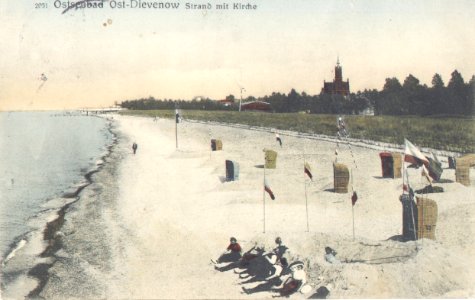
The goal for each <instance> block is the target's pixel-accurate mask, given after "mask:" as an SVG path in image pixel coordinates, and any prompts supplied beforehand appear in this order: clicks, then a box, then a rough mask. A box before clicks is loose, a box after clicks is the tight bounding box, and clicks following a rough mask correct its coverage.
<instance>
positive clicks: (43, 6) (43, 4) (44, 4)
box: [35, 2, 48, 8]
mask: <svg viewBox="0 0 475 300" xmlns="http://www.w3.org/2000/svg"><path fill="white" fill-rule="evenodd" d="M35 8H48V3H44V2H42V3H35Z"/></svg>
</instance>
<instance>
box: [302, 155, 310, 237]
mask: <svg viewBox="0 0 475 300" xmlns="http://www.w3.org/2000/svg"><path fill="white" fill-rule="evenodd" d="M303 169H304V172H303V184H304V186H305V213H306V214H307V232H309V231H310V229H309V225H308V199H307V178H306V177H305V153H304V154H303Z"/></svg>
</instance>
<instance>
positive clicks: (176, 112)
mask: <svg viewBox="0 0 475 300" xmlns="http://www.w3.org/2000/svg"><path fill="white" fill-rule="evenodd" d="M175 142H176V148H177V149H178V110H175Z"/></svg>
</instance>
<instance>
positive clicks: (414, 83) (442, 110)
mask: <svg viewBox="0 0 475 300" xmlns="http://www.w3.org/2000/svg"><path fill="white" fill-rule="evenodd" d="M226 100H227V101H228V105H224V104H223V103H221V102H218V101H214V100H211V99H209V98H199V99H193V100H192V101H188V100H171V99H168V100H167V99H163V100H161V99H155V98H154V97H149V98H142V99H135V100H126V101H123V102H122V103H121V106H122V107H123V108H127V109H138V110H149V109H175V108H180V109H194V110H234V111H235V110H238V109H239V108H238V107H239V100H238V99H236V97H235V96H234V95H228V96H227V97H226ZM251 101H264V102H268V103H269V104H270V105H271V107H272V110H273V111H274V112H278V113H293V112H307V113H313V114H359V113H362V112H363V111H365V110H368V109H370V110H372V111H374V114H375V115H474V113H475V104H474V102H475V75H473V76H472V78H471V79H470V81H468V82H465V81H464V79H463V78H462V75H461V74H460V73H459V72H458V71H457V70H455V71H453V72H452V74H451V78H450V80H449V82H448V84H447V85H445V84H444V81H443V80H442V77H441V76H440V75H439V74H437V73H436V74H435V75H434V76H433V77H432V82H431V86H430V87H429V86H427V85H425V84H421V83H420V81H419V79H417V78H416V77H414V76H413V75H411V74H409V75H408V76H407V77H406V78H405V80H404V81H403V83H402V84H401V83H400V81H399V80H398V79H397V78H395V77H392V78H387V79H386V81H385V84H384V87H383V89H382V90H381V91H378V90H376V89H373V90H364V91H358V92H357V93H351V94H350V95H349V96H341V95H330V94H325V93H320V94H319V95H308V94H307V93H305V92H302V93H299V92H297V91H296V90H295V89H291V91H290V92H289V93H288V94H285V93H276V92H274V93H272V94H271V95H266V96H263V97H257V98H256V97H253V96H248V97H246V98H245V99H243V100H242V103H247V102H251Z"/></svg>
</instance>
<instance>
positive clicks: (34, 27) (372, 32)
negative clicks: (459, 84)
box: [0, 0, 475, 110]
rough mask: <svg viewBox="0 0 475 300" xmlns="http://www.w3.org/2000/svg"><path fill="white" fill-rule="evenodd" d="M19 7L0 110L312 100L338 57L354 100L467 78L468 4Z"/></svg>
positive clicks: (14, 5) (267, 0)
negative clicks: (401, 86) (295, 94)
mask: <svg viewBox="0 0 475 300" xmlns="http://www.w3.org/2000/svg"><path fill="white" fill-rule="evenodd" d="M169 1H171V0H169ZM177 1H178V0H177ZM28 2H30V1H21V3H20V1H9V2H6V1H2V3H0V9H1V10H0V18H1V20H2V26H1V28H0V34H1V36H2V39H1V40H0V51H1V56H0V110H12V109H50V108H55V109H58V108H59V109H60V108H76V107H95V106H96V107H101V106H108V105H110V104H113V103H114V101H121V100H125V99H132V98H138V97H148V96H150V95H151V96H154V97H157V98H173V99H175V98H183V99H191V98H192V97H193V96H197V95H203V96H208V97H211V98H214V99H222V98H224V97H225V96H226V95H228V94H230V93H232V94H234V95H239V86H243V87H244V88H245V89H246V92H245V93H244V96H247V95H254V96H262V95H266V94H270V93H272V92H273V91H276V92H284V93H288V92H289V91H290V89H291V88H295V89H296V90H297V91H299V92H301V91H305V92H306V93H309V94H318V93H319V92H320V90H321V88H322V85H323V80H327V81H330V80H332V78H333V68H334V65H335V62H336V58H337V55H339V57H340V61H341V64H342V66H343V77H344V78H345V79H346V78H349V80H350V88H351V90H352V91H357V90H362V89H365V88H376V89H381V88H382V86H383V84H384V80H385V78H387V77H393V76H395V77H397V78H398V79H399V80H400V81H401V82H402V81H403V80H404V78H405V77H406V76H407V75H408V74H413V75H414V76H416V77H417V78H419V79H420V80H421V82H422V83H426V84H428V85H430V81H431V78H432V76H433V75H434V73H436V72H437V73H440V74H441V75H442V78H443V79H444V81H445V82H446V83H447V82H448V80H449V79H450V73H451V72H452V71H453V70H454V69H457V70H459V71H460V72H461V73H462V75H463V77H464V78H465V80H468V79H469V78H470V77H471V76H472V75H473V74H475V60H474V59H473V58H474V57H475V38H474V37H475V21H474V17H475V1H377V0H374V1H369V0H365V1H363V0H361V1H349V0H346V1H344V0H341V1H329V0H327V1H320V0H312V1H310V0H292V1H291V0H287V1H284V0H250V1H243V2H244V3H247V2H249V3H252V4H257V5H258V8H257V10H253V11H236V10H232V9H230V10H227V11H220V10H215V9H213V10H209V11H202V10H194V11H190V10H186V9H185V8H184V6H185V3H211V4H213V5H214V4H219V3H223V2H227V3H229V4H230V6H231V5H232V3H233V2H239V1H226V0H224V1H223V0H221V1H215V0H211V1H195V0H190V1H178V2H180V3H181V8H180V9H179V10H177V11H171V10H167V11H160V10H152V9H147V10H144V9H131V8H129V9H123V10H117V9H116V10H113V9H110V8H109V5H110V3H107V2H106V3H104V6H105V7H104V9H87V10H74V11H73V10H71V11H69V12H68V13H66V14H61V11H62V9H57V8H54V5H53V4H54V1H53V0H44V2H46V3H48V8H47V9H35V8H34V3H35V2H33V1H31V2H30V3H28ZM157 2H159V1H157ZM164 2H166V1H165V0H164ZM108 20H110V21H111V24H110V25H107V26H104V25H103V24H104V23H107V21H108ZM42 73H44V74H45V75H46V76H47V77H48V80H47V81H46V82H45V83H44V85H43V86H42V87H41V88H39V87H40V85H41V83H42V81H41V80H40V79H39V78H40V76H41V74H42Z"/></svg>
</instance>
